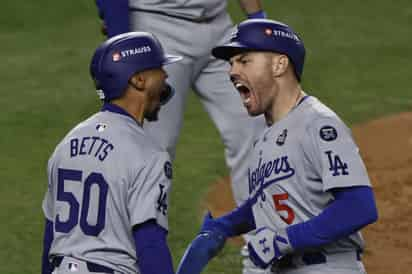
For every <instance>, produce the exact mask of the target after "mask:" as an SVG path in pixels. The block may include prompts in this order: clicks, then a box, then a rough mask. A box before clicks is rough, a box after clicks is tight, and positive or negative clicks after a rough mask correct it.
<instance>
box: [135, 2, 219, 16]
mask: <svg viewBox="0 0 412 274" xmlns="http://www.w3.org/2000/svg"><path fill="white" fill-rule="evenodd" d="M226 4H227V2H226V0H225V1H222V0H175V1H170V0H157V1H153V0H129V6H130V7H131V8H132V9H137V10H146V11H155V12H160V13H165V14H168V15H171V16H177V17H182V18H187V19H190V20H195V21H197V20H199V21H201V20H207V19H210V18H214V17H216V16H217V15H218V14H221V13H222V12H224V11H225V9H226Z"/></svg>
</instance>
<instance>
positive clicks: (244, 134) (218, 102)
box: [195, 58, 264, 205]
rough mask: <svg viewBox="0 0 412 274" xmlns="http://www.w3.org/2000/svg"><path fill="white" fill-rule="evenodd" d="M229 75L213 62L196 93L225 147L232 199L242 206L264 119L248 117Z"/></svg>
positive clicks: (204, 72) (203, 73)
mask: <svg viewBox="0 0 412 274" xmlns="http://www.w3.org/2000/svg"><path fill="white" fill-rule="evenodd" d="M227 71H228V67H227V64H226V63H224V62H222V61H221V60H216V59H212V58H211V59H210V61H209V64H208V66H207V67H205V68H204V69H203V71H202V73H200V74H199V75H198V78H197V79H196V82H195V90H196V92H197V93H198V94H199V96H200V98H201V100H202V103H203V105H204V107H205V109H206V111H207V112H208V113H209V115H210V117H211V119H212V120H213V122H214V124H215V125H216V127H217V129H218V131H219V133H220V136H221V138H222V141H223V143H224V145H225V157H226V163H227V165H228V166H229V168H230V175H231V179H232V190H233V196H234V198H235V200H236V203H237V204H238V205H239V204H240V203H241V202H243V201H244V200H246V199H247V197H248V195H249V187H248V175H247V174H248V173H247V166H248V156H249V153H250V151H251V148H252V144H253V141H254V139H255V135H256V133H257V132H261V131H262V130H263V127H264V119H263V116H261V117H250V116H249V115H248V114H247V111H246V109H245V108H244V107H243V105H242V102H241V98H240V95H239V94H238V92H237V90H236V89H235V88H234V87H233V84H232V83H231V82H230V80H229V75H228V73H227Z"/></svg>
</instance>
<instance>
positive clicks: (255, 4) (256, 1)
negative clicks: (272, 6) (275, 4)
mask: <svg viewBox="0 0 412 274" xmlns="http://www.w3.org/2000/svg"><path fill="white" fill-rule="evenodd" d="M238 1H239V4H240V7H241V8H242V10H243V11H244V12H245V13H246V14H250V13H255V12H258V11H261V10H262V4H261V1H260V0H238Z"/></svg>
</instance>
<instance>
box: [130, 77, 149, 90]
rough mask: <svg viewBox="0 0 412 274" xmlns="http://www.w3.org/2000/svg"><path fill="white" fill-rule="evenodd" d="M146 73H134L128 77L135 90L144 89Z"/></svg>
mask: <svg viewBox="0 0 412 274" xmlns="http://www.w3.org/2000/svg"><path fill="white" fill-rule="evenodd" d="M146 77H147V76H146V75H145V74H144V73H136V74H134V75H133V76H132V78H130V80H129V81H130V82H131V83H132V85H133V86H134V87H135V88H136V89H137V90H144V89H145V87H146V82H147V79H146Z"/></svg>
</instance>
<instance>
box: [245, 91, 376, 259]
mask: <svg viewBox="0 0 412 274" xmlns="http://www.w3.org/2000/svg"><path fill="white" fill-rule="evenodd" d="M369 185H370V182H369V178H368V175H367V171H366V168H365V165H364V163H363V161H362V159H361V157H360V155H359V149H358V147H357V146H356V144H355V143H354V141H353V139H352V136H351V132H350V129H349V128H347V127H346V126H345V124H344V123H343V122H342V121H341V120H340V119H339V117H338V116H337V115H336V114H335V113H334V112H333V111H332V110H330V109H329V108H328V107H326V106H325V105H323V104H322V103H321V102H320V101H319V100H317V99H316V98H315V97H310V96H307V97H305V98H304V100H303V101H301V103H300V104H299V105H298V106H296V107H295V108H294V109H292V110H291V111H290V112H289V113H288V114H287V116H286V117H284V118H283V119H281V120H280V121H278V122H276V123H275V124H273V125H272V126H271V127H269V128H267V129H266V130H265V131H264V132H263V134H262V135H261V136H260V137H259V139H258V140H257V141H256V143H255V144H254V150H253V156H252V161H251V163H250V165H249V194H250V197H251V199H252V200H253V201H254V202H255V203H254V205H253V213H254V217H255V222H256V227H257V228H259V227H262V226H268V227H272V228H275V229H276V228H279V227H286V226H288V225H292V224H297V223H301V222H304V221H307V220H309V219H311V218H313V217H315V216H317V215H319V214H320V213H321V212H322V211H323V210H324V209H325V208H326V207H327V206H328V204H329V203H330V202H331V200H332V199H333V195H332V194H331V193H330V192H329V190H331V189H334V188H343V187H351V186H369ZM277 215H279V216H280V218H279V217H276V216H277ZM362 248H363V240H362V237H361V234H360V233H359V232H355V233H353V234H352V235H350V236H349V237H347V238H343V239H340V240H339V241H336V242H334V243H331V244H328V245H325V246H323V247H322V248H321V251H323V252H325V253H326V254H328V253H336V252H341V251H351V250H358V249H362Z"/></svg>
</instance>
